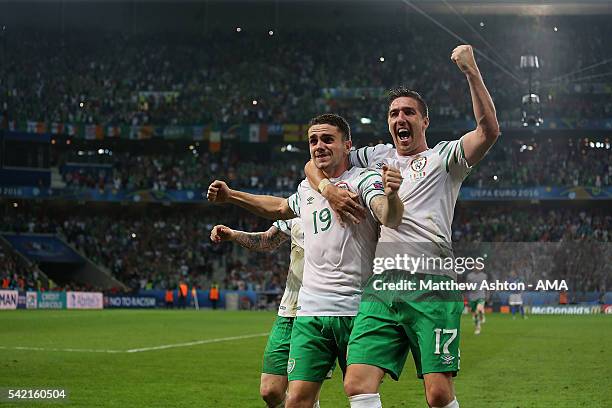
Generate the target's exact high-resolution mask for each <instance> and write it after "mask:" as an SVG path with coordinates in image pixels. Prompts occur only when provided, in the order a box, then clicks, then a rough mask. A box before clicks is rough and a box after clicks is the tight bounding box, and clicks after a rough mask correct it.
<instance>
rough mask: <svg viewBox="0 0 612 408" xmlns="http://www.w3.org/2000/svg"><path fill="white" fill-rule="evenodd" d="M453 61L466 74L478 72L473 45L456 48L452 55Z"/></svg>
mask: <svg viewBox="0 0 612 408" xmlns="http://www.w3.org/2000/svg"><path fill="white" fill-rule="evenodd" d="M451 60H452V61H453V62H454V63H455V64H457V66H458V67H459V69H460V70H461V72H463V73H464V74H472V73H476V72H478V66H477V65H476V60H475V59H474V50H473V49H472V46H471V45H465V44H464V45H460V46H458V47H456V48H455V49H454V50H453V52H452V54H451Z"/></svg>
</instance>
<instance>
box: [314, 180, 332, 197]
mask: <svg viewBox="0 0 612 408" xmlns="http://www.w3.org/2000/svg"><path fill="white" fill-rule="evenodd" d="M330 184H331V181H329V179H326V178H324V179H323V180H321V182H320V183H319V186H318V187H317V188H318V189H319V193H321V194H323V190H325V187H327V186H329V185H330Z"/></svg>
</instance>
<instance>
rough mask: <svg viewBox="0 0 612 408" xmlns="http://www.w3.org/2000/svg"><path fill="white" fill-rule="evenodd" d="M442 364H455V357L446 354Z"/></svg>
mask: <svg viewBox="0 0 612 408" xmlns="http://www.w3.org/2000/svg"><path fill="white" fill-rule="evenodd" d="M441 358H442V364H446V365H448V364H453V360H454V359H455V357H454V356H451V355H450V354H444V355H443V356H442V357H441Z"/></svg>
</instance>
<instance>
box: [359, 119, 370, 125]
mask: <svg viewBox="0 0 612 408" xmlns="http://www.w3.org/2000/svg"><path fill="white" fill-rule="evenodd" d="M360 121H361V124H362V125H369V124H371V123H372V119H370V118H366V117H363V118H361V120H360Z"/></svg>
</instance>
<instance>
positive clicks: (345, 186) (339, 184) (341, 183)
mask: <svg viewBox="0 0 612 408" xmlns="http://www.w3.org/2000/svg"><path fill="white" fill-rule="evenodd" d="M336 187H338V188H341V189H343V190H348V189H349V186H348V184H347V182H346V181H339V182H337V183H336Z"/></svg>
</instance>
